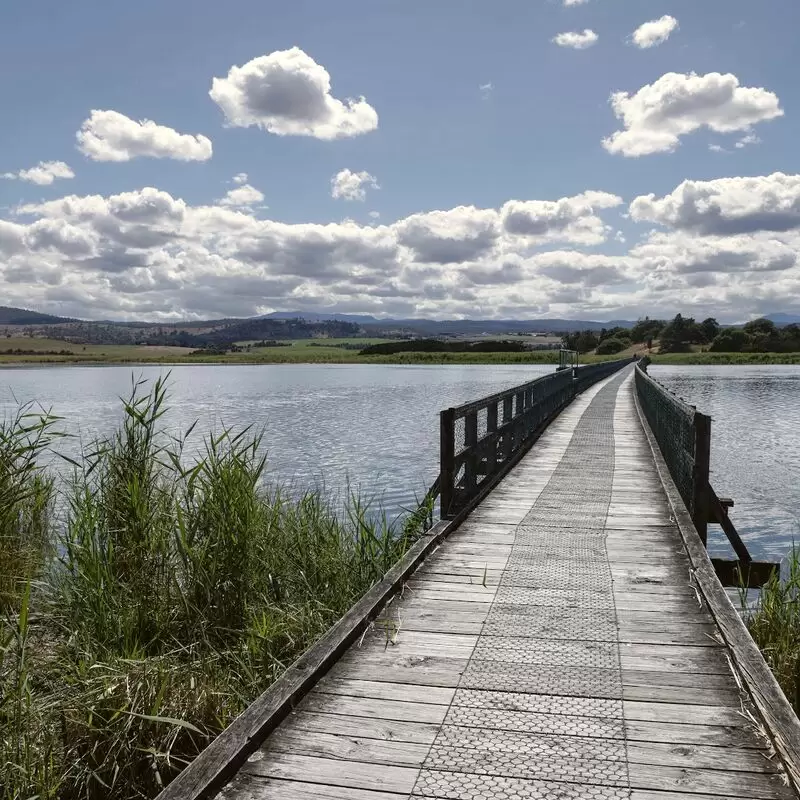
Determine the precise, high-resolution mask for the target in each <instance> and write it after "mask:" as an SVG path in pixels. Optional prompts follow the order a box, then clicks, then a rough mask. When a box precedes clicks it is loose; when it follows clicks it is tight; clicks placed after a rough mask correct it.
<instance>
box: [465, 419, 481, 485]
mask: <svg viewBox="0 0 800 800" xmlns="http://www.w3.org/2000/svg"><path fill="white" fill-rule="evenodd" d="M477 444H478V412H477V411H470V412H469V414H467V416H466V417H464V447H465V448H466V450H467V458H466V461H465V462H464V486H465V488H466V490H467V501H469V500H471V499H472V497H473V495H474V494H475V489H476V488H477V486H478V452H477Z"/></svg>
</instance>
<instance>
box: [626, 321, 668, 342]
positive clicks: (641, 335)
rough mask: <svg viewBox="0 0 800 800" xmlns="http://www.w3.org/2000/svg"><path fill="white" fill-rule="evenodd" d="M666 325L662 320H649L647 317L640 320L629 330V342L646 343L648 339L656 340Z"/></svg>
mask: <svg viewBox="0 0 800 800" xmlns="http://www.w3.org/2000/svg"><path fill="white" fill-rule="evenodd" d="M666 324H667V323H666V322H665V321H664V320H663V319H650V318H649V317H645V318H644V319H640V320H639V321H638V322H637V323H636V324H635V325H634V326H633V327H632V328H631V341H633V342H646V341H648V340H650V339H658V337H659V336H660V334H661V331H662V330H663V329H664V327H665V326H666Z"/></svg>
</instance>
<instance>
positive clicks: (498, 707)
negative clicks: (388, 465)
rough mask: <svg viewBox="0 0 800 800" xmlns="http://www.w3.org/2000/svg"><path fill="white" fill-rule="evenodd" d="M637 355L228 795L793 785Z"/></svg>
mask: <svg viewBox="0 0 800 800" xmlns="http://www.w3.org/2000/svg"><path fill="white" fill-rule="evenodd" d="M632 372H633V368H632V367H627V368H625V369H623V370H622V371H621V372H618V373H617V374H615V375H612V376H611V377H609V378H606V379H605V380H603V381H601V382H599V383H597V384H596V385H594V386H592V387H591V388H589V389H588V390H586V391H585V392H584V393H583V394H580V395H579V396H578V397H577V399H575V400H574V401H573V402H572V403H571V404H570V405H569V406H567V408H566V409H565V410H564V411H563V412H562V413H561V414H560V415H559V416H558V417H557V418H556V419H555V420H554V421H553V422H552V424H551V425H550V426H549V427H548V428H547V429H546V430H545V431H544V433H543V435H542V436H541V437H540V438H539V440H538V441H537V442H536V444H535V445H534V446H533V448H532V449H530V450H529V451H528V452H527V454H526V455H525V456H524V457H523V458H522V459H521V460H520V461H519V463H518V464H517V465H516V466H515V467H514V468H513V469H512V470H511V472H510V473H509V474H508V475H507V476H506V477H505V478H504V479H503V480H502V481H501V482H500V483H499V484H498V485H497V486H496V488H495V489H494V490H493V491H492V492H491V493H490V494H489V495H488V496H487V497H486V498H485V499H484V500H483V502H481V503H480V505H478V507H477V508H476V509H475V510H473V511H472V513H470V514H469V515H468V516H467V518H466V520H465V521H464V522H463V523H462V524H460V526H459V527H458V528H457V529H456V530H455V531H454V532H452V533H450V535H449V536H448V537H447V538H446V539H445V540H444V542H443V544H442V545H441V546H440V547H439V548H438V549H437V550H436V551H435V552H434V553H432V554H431V555H429V556H428V557H427V558H426V559H425V560H424V562H423V563H422V564H421V565H420V566H419V568H418V569H416V571H415V572H414V573H413V574H412V575H411V576H410V578H409V579H408V580H406V581H405V583H404V588H403V591H402V594H401V595H399V596H397V597H396V598H395V599H394V600H393V601H392V602H391V603H390V604H389V605H388V607H387V608H386V609H384V611H383V612H382V614H381V616H380V617H379V619H378V620H376V621H375V623H374V624H373V625H372V626H371V627H370V628H369V629H368V630H367V631H366V632H365V633H364V635H363V636H362V637H361V638H360V639H359V640H358V641H357V642H356V643H355V644H353V645H352V646H351V647H350V648H349V650H348V651H347V652H345V653H344V654H343V655H342V656H341V657H340V658H338V660H337V661H336V663H335V664H334V665H333V667H332V668H331V669H330V670H329V671H328V672H327V674H325V675H324V677H322V678H321V680H320V681H319V682H318V683H316V686H315V687H314V688H313V689H312V690H311V691H310V692H308V693H307V694H306V695H305V697H304V698H303V699H302V700H301V701H300V702H299V704H298V705H297V708H296V709H295V710H294V711H292V712H291V713H290V714H289V715H288V716H287V717H286V718H285V719H284V720H283V722H282V723H281V724H280V725H279V726H278V727H277V728H276V729H275V730H274V731H273V732H272V733H271V735H270V736H268V737H267V738H266V740H265V741H263V743H261V746H260V748H259V749H257V750H256V751H255V752H253V753H252V754H251V755H250V756H249V758H248V759H247V761H246V763H244V764H243V765H242V766H241V768H240V769H239V770H238V773H237V774H236V775H235V777H234V778H233V780H232V781H231V782H230V783H229V784H228V785H227V786H225V787H224V788H223V789H222V791H221V792H220V794H219V797H220V798H224V799H225V800H272V799H273V798H274V799H275V800H277V799H278V798H279V799H280V800H312V799H313V800H404V799H405V798H409V797H414V798H416V797H419V798H452V799H453V800H460V798H465V799H466V800H471V799H472V798H474V799H475V800H478V799H480V800H489V799H490V798H499V799H500V800H523V798H548V799H549V798H552V799H553V800H556V799H558V800H571V799H572V798H590V799H592V800H606V799H607V798H608V799H609V800H622V799H623V798H632V800H678V798H695V800H715V799H718V800H722V798H764V799H765V800H766V799H767V798H791V797H797V796H798V795H797V794H796V792H795V790H794V788H792V787H793V785H794V784H793V783H792V781H791V780H790V779H789V778H788V777H787V772H786V770H785V769H784V765H785V763H786V762H785V760H782V758H781V757H779V755H778V754H776V753H775V751H774V749H773V747H772V742H771V741H770V739H769V738H768V736H767V735H766V734H769V733H770V732H769V731H767V730H766V729H765V725H764V723H763V717H762V716H760V715H759V712H758V709H756V708H755V707H754V706H753V705H752V703H751V700H750V698H751V694H750V693H748V692H747V691H746V689H745V687H744V686H743V685H742V678H741V677H740V674H739V671H738V670H734V669H733V664H734V663H738V662H739V661H740V660H741V659H740V657H738V656H737V654H735V653H732V651H731V646H730V634H729V633H728V635H725V631H723V630H721V629H720V627H719V625H718V620H717V617H716V616H715V615H714V614H713V613H712V610H710V608H709V605H708V604H707V602H706V598H705V596H704V594H703V592H702V591H700V590H699V589H698V585H697V582H696V581H695V579H694V577H693V576H694V574H695V571H694V569H693V566H692V563H691V561H690V554H687V547H686V544H685V537H684V536H683V535H682V532H681V529H680V525H679V515H676V513H675V511H674V505H673V504H672V502H671V500H670V496H669V492H668V489H667V488H666V485H665V483H664V481H663V480H662V476H661V475H660V473H659V470H658V469H657V457H655V456H654V453H653V450H652V448H651V441H650V440H649V439H648V432H646V431H645V429H644V428H643V426H642V424H641V422H640V416H639V414H638V413H637V408H636V401H635V385H634V381H633V374H632ZM673 489H674V486H673ZM684 512H685V509H684ZM695 535H696V534H695ZM720 590H721V589H720ZM791 736H792V733H791V732H790V733H789V734H788V738H789V739H790V740H791ZM772 738H773V739H774V738H775V737H772ZM778 738H780V737H778ZM783 745H784V746H785V747H789V748H791V747H792V746H793V743H792V741H789V744H788V745H787V744H786V741H784V742H783ZM789 771H790V772H791V767H790V770H789ZM175 796H181V797H183V796H185V797H190V796H194V795H191V792H189V793H188V794H185V795H181V794H176V795H175Z"/></svg>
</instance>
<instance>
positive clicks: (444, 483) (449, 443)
mask: <svg viewBox="0 0 800 800" xmlns="http://www.w3.org/2000/svg"><path fill="white" fill-rule="evenodd" d="M454 428H455V411H454V410H453V409H452V408H447V409H445V410H444V411H442V412H441V413H440V414H439V482H440V484H441V485H440V487H439V489H440V495H439V504H440V506H441V509H440V515H441V517H442V519H448V518H449V517H450V514H451V509H452V506H453V481H454V480H455V475H454V474H453V472H454V470H453V462H454V461H455V440H454Z"/></svg>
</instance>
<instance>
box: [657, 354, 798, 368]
mask: <svg viewBox="0 0 800 800" xmlns="http://www.w3.org/2000/svg"><path fill="white" fill-rule="evenodd" d="M650 358H651V360H652V362H653V363H654V364H675V365H680V364H688V365H696V366H713V365H715V364H718V365H728V364H733V365H748V364H800V353H708V352H706V353H669V354H665V355H652V356H650Z"/></svg>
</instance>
